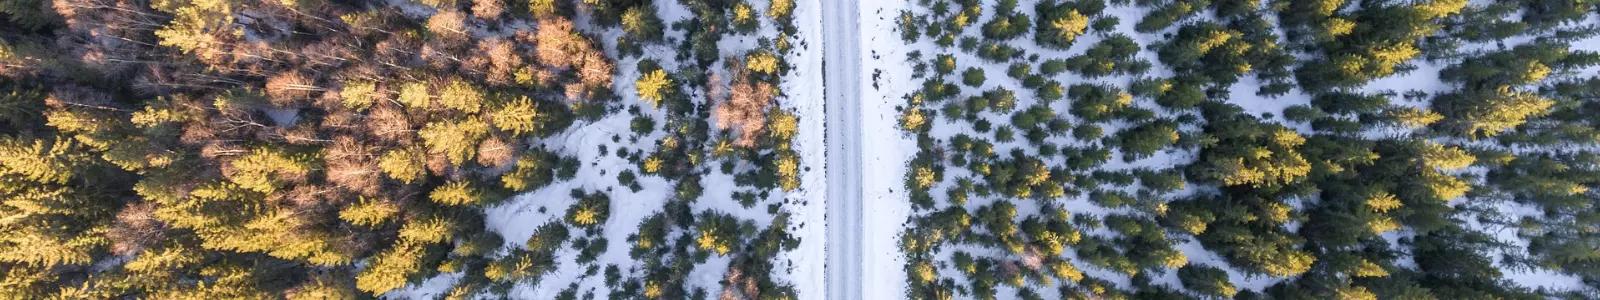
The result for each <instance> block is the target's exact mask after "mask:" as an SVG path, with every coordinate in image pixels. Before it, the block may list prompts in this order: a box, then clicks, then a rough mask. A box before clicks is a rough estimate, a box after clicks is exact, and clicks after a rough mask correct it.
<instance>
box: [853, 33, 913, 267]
mask: <svg viewBox="0 0 1600 300" xmlns="http://www.w3.org/2000/svg"><path fill="white" fill-rule="evenodd" d="M858 5H859V7H860V11H859V13H858V15H857V16H858V17H859V18H861V19H860V23H859V24H860V26H861V27H860V30H859V31H860V33H861V36H860V37H861V40H860V45H861V49H862V50H867V51H860V52H859V53H858V54H859V55H861V60H860V62H861V63H860V64H861V73H862V74H863V75H868V74H874V72H875V71H877V70H883V73H882V77H881V78H880V79H879V80H875V82H872V83H873V84H874V85H876V87H875V88H871V89H868V88H866V87H867V86H868V82H867V81H866V80H869V78H861V80H862V88H861V90H860V91H861V94H862V95H861V98H860V99H861V101H860V106H861V107H860V115H859V117H860V126H861V128H860V130H861V132H862V133H861V134H862V135H864V136H866V137H870V138H864V139H862V140H861V149H862V150H863V152H862V153H861V183H860V185H861V186H862V187H863V188H862V196H861V202H862V203H861V209H862V215H863V216H864V217H863V218H862V220H861V221H862V224H861V225H862V227H863V228H862V229H861V231H862V232H861V237H860V239H861V254H862V257H861V264H862V266H861V283H860V284H861V286H862V287H863V290H862V295H861V298H860V299H898V298H902V297H903V296H904V295H905V284H906V274H905V271H904V270H905V267H904V266H905V255H904V254H903V253H901V252H900V247H899V241H900V231H901V230H902V229H903V228H904V224H905V222H906V221H907V219H908V218H909V217H910V216H911V207H910V203H909V202H907V201H906V199H907V195H906V193H905V190H904V189H903V188H902V187H903V186H904V184H902V183H903V182H904V181H903V178H905V174H906V162H907V161H909V160H910V158H911V156H912V155H914V154H915V153H916V149H917V148H916V147H917V146H916V143H915V141H914V140H913V139H912V137H910V136H907V135H906V134H905V133H904V132H902V131H900V129H899V127H898V126H899V125H898V123H897V121H896V119H898V116H899V112H898V111H897V110H896V106H899V105H901V104H902V103H904V101H903V100H901V97H902V96H904V95H905V91H909V90H912V89H915V88H916V87H917V85H918V84H920V83H919V82H917V81H913V80H912V79H911V72H910V71H911V70H910V68H908V66H907V65H906V63H905V62H904V57H905V54H906V51H908V50H913V48H911V47H906V45H904V44H903V43H902V42H901V40H900V37H899V29H898V28H897V26H896V25H895V22H894V19H893V16H896V15H898V13H899V12H900V10H902V9H906V8H909V6H910V5H911V2H909V1H862V2H860V3H859V4H858ZM886 16H887V17H886ZM875 56H876V57H875ZM880 57H881V58H880ZM865 216H870V217H865Z"/></svg>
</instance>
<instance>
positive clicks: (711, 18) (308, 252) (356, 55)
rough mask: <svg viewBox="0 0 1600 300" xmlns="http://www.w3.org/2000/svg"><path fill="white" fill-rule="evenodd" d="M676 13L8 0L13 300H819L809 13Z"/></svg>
mask: <svg viewBox="0 0 1600 300" xmlns="http://www.w3.org/2000/svg"><path fill="white" fill-rule="evenodd" d="M653 2H666V1H648V0H643V1H640V0H624V1H566V0H531V1H529V0H509V1H508V0H459V1H458V0H424V1H420V2H418V1H409V0H401V1H342V0H331V1H330V0H305V1H299V0H290V1H270V0H269V1H255V0H154V1H148V0H60V1H55V0H0V89H3V91H0V298H5V299H47V298H51V299H53V298H61V299H271V298H290V299H352V298H355V299H359V298H372V297H375V296H382V295H385V294H386V293H388V295H390V296H393V297H396V298H411V297H417V298H436V297H447V298H451V299H458V298H461V299H465V298H475V297H489V298H496V297H507V296H512V297H532V298H558V299H578V298H580V297H581V298H583V299H590V298H593V297H595V293H597V292H599V293H601V295H602V296H606V295H609V297H611V298H613V299H620V298H666V299H679V298H691V297H692V298H706V297H708V295H709V297H734V298H762V299H781V298H795V290H794V288H793V286H792V284H790V283H789V281H787V280H783V279H782V278H783V276H785V274H786V273H785V269H784V268H783V267H780V266H779V264H783V265H782V266H784V267H787V266H788V264H790V262H787V261H780V260H779V259H778V256H779V253H780V252H788V251H791V250H793V249H795V248H796V247H798V245H799V243H800V240H799V239H798V238H796V237H794V236H792V235H791V234H789V233H788V231H789V230H793V229H794V228H798V227H797V226H794V225H793V221H789V218H790V217H789V215H790V213H791V212H792V211H796V210H798V209H799V208H800V207H802V206H799V205H802V204H799V203H796V201H794V200H793V199H791V198H794V197H785V195H786V194H788V193H790V192H795V191H798V190H799V189H800V188H801V182H800V179H799V174H800V172H801V168H802V166H801V162H800V157H799V155H798V154H797V151H796V150H795V148H793V147H791V141H792V140H793V139H794V138H795V136H796V134H797V131H798V125H797V122H798V120H799V117H798V116H797V114H796V111H797V110H796V108H795V106H794V104H792V102H790V101H791V100H782V101H780V99H781V98H784V97H785V92H784V91H782V90H780V89H779V88H778V86H779V85H780V84H782V83H783V82H784V81H785V79H786V77H792V76H790V75H789V72H790V70H791V69H792V68H793V67H792V66H791V64H790V63H788V62H787V60H788V59H790V58H793V57H796V56H795V54H796V51H797V50H796V49H797V48H798V47H799V46H798V45H797V43H798V41H797V40H796V38H795V37H794V35H795V33H796V27H795V24H794V22H793V17H792V14H793V11H794V9H795V3H794V2H792V1H788V0H777V1H761V2H760V3H751V2H745V1H727V0H710V1H705V0H685V1H675V2H667V3H661V4H659V6H661V7H667V6H670V7H673V8H674V9H678V10H681V11H676V12H671V13H672V14H673V15H674V17H673V18H671V19H664V18H663V17H662V15H661V13H662V11H661V10H660V9H658V5H657V4H655V3H653ZM757 4H759V5H760V6H756V5H757ZM808 100H809V99H808ZM808 118H809V116H808ZM580 128H582V129H581V130H580ZM807 168H809V167H807ZM703 182H704V183H703ZM702 184H706V185H710V186H713V188H711V189H709V190H711V191H715V192H716V193H718V194H716V195H711V196H704V194H706V191H707V190H708V189H707V188H706V187H703V186H702ZM536 192H537V193H536ZM519 195H521V196H519ZM618 206H626V207H625V208H628V209H627V210H619V209H618V208H614V207H618ZM507 207H510V208H511V209H506V208H507ZM507 211H510V212H511V213H513V215H512V216H511V218H510V219H509V220H507V217H505V216H503V214H504V213H506V212H507ZM496 212H500V215H502V216H499V217H497V213H496ZM617 213H627V214H633V215H628V217H629V218H631V219H628V220H618V219H616V218H614V217H612V215H614V214H617ZM645 213H648V215H644V214H645ZM815 226H820V224H817V225H815ZM807 242H811V241H807ZM819 242H820V241H819ZM697 266H699V267H700V269H698V270H696V267H697ZM691 275H695V276H691ZM440 279H442V280H440ZM691 280H697V281H695V282H690V281H691ZM425 282H429V283H431V284H428V285H427V286H431V287H425V288H428V289H433V290H434V291H430V292H428V293H421V294H416V295H407V294H402V293H400V292H404V291H405V290H408V289H415V288H417V287H419V286H423V285H424V283H425ZM544 282H554V283H548V284H544V285H543V286H552V287H551V288H548V289H552V290H555V291H554V292H550V293H544V292H528V291H518V290H517V289H518V287H519V286H521V287H522V288H523V289H527V288H528V287H531V286H537V285H540V284H541V283H544ZM707 282H709V283H718V282H721V284H718V285H715V286H712V285H709V284H706V283H707ZM580 283H581V284H580ZM441 285H442V287H441Z"/></svg>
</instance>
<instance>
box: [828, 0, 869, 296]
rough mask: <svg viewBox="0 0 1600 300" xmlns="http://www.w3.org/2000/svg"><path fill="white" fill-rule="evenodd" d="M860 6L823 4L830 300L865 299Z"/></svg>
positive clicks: (847, 0) (842, 1)
mask: <svg viewBox="0 0 1600 300" xmlns="http://www.w3.org/2000/svg"><path fill="white" fill-rule="evenodd" d="M857 6H858V4H857V3H856V0H822V29H823V31H822V46H823V47H822V52H823V62H822V63H823V68H822V69H823V71H822V74H823V87H824V95H825V96H824V99H825V101H826V103H827V104H826V105H827V119H828V121H827V125H826V127H825V129H824V131H826V132H827V138H826V139H824V141H826V143H827V156H828V164H827V170H828V194H827V200H826V202H827V205H828V212H827V216H826V220H827V223H826V224H827V231H828V240H827V241H826V242H824V244H826V245H827V250H826V251H827V252H826V253H827V257H828V259H827V262H826V264H824V265H823V270H824V273H825V274H824V275H823V276H824V278H826V282H827V287H828V288H827V289H828V292H827V295H828V299H835V300H855V299H861V297H862V293H861V282H862V281H861V265H862V261H861V258H862V256H863V255H862V252H861V229H862V226H861V217H862V214H861V195H862V194H861V157H862V155H861V154H862V151H861V135H862V132H861V130H860V128H861V126H860V125H861V101H860V100H861V90H860V88H861V55H860V42H861V32H860V26H859V25H860V24H859V20H858V19H859V18H858V17H857V16H858V14H859V12H858V10H857Z"/></svg>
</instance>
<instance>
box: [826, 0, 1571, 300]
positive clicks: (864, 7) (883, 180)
mask: <svg viewBox="0 0 1600 300" xmlns="http://www.w3.org/2000/svg"><path fill="white" fill-rule="evenodd" d="M985 2H986V3H987V2H988V1H985ZM1020 2H1021V3H1018V5H1017V7H1018V9H1017V11H1016V12H1018V13H1021V14H1024V15H1032V14H1033V9H1031V8H1032V7H1033V3H1034V2H1035V1H1026V0H1025V1H1020ZM860 6H861V8H860V13H859V17H860V18H861V20H860V26H861V27H860V32H861V37H860V43H861V45H862V48H861V53H860V54H861V56H862V59H863V60H862V62H861V72H862V73H861V76H862V78H861V82H862V84H864V85H868V86H867V87H863V88H862V91H861V93H862V98H861V99H862V103H861V104H860V106H861V111H860V115H859V117H860V120H861V131H862V132H863V134H864V135H866V136H867V137H868V138H867V139H865V140H864V141H863V142H862V143H863V144H862V149H863V150H864V151H865V152H864V153H862V154H861V155H862V156H863V162H862V164H861V170H862V171H861V172H862V174H861V176H862V182H861V186H863V187H865V188H864V195H863V196H862V201H863V204H862V206H863V213H864V214H865V215H866V216H869V217H867V218H866V220H864V223H863V224H862V226H865V228H864V229H862V231H863V233H862V236H861V237H860V238H861V239H862V247H863V249H864V250H863V256H862V258H861V260H862V261H863V271H862V272H863V273H862V277H861V278H862V283H861V284H862V286H865V287H868V288H867V289H866V290H865V291H862V295H863V297H862V299H896V298H903V297H904V289H905V283H906V278H905V271H904V264H905V258H904V255H903V254H901V253H900V251H899V249H898V242H899V234H900V233H901V231H902V230H904V229H905V227H904V226H905V222H906V221H907V220H908V217H910V216H911V215H913V214H914V212H913V211H912V208H911V207H910V204H909V202H908V197H907V194H906V193H905V192H904V191H902V189H903V186H904V184H903V180H904V179H903V178H904V176H905V174H906V164H907V162H908V161H909V160H910V159H911V156H912V155H914V154H915V153H916V151H917V145H916V143H915V141H914V140H913V139H912V137H910V136H908V135H906V134H904V133H903V132H902V131H901V130H900V128H899V127H898V123H897V121H898V120H897V117H898V116H899V114H900V111H899V109H900V106H902V105H903V104H904V103H905V102H906V100H905V99H904V97H905V96H906V95H907V94H909V93H912V92H914V91H916V90H917V89H920V88H921V86H920V84H921V80H920V79H913V78H912V77H911V75H912V72H913V70H912V68H911V67H912V65H913V63H914V62H910V61H907V54H908V53H912V52H920V53H921V55H922V58H921V59H923V60H927V59H931V58H932V57H933V56H934V55H936V54H941V53H949V54H953V55H955V57H956V58H957V61H958V62H959V63H958V68H957V70H961V69H965V68H966V67H969V66H977V67H980V68H982V69H983V70H984V71H985V73H986V74H987V75H988V76H987V77H988V81H987V82H986V83H985V84H984V86H982V87H980V88H972V87H963V93H962V94H961V95H960V96H958V97H956V98H957V99H960V98H964V97H967V96H970V95H973V94H975V93H976V92H978V91H982V90H987V89H989V88H991V87H994V86H996V85H999V86H1004V87H1006V88H1009V89H1012V90H1016V91H1019V94H1018V95H1019V101H1018V104H1017V107H1027V106H1028V105H1031V104H1032V103H1033V101H1031V100H1024V99H1026V98H1029V97H1028V96H1027V95H1028V92H1026V91H1027V90H1028V89H1025V88H1019V87H1018V86H1017V84H1016V83H1017V82H1016V80H1014V79H1011V78H1008V77H1006V76H1005V73H1006V68H1007V65H1005V64H992V63H982V64H974V63H975V62H981V60H980V59H978V58H977V57H975V56H973V55H971V54H970V53H963V52H962V51H960V50H959V49H955V48H941V47H939V46H937V45H934V44H932V43H931V42H930V41H929V40H928V39H927V38H926V37H924V38H922V39H921V40H919V41H918V42H916V43H912V44H906V42H904V41H903V40H901V36H900V34H901V33H900V31H899V26H898V24H896V21H897V20H896V18H897V17H898V16H899V14H900V13H901V11H905V10H912V11H918V12H919V13H921V12H922V11H920V8H918V7H917V5H916V4H915V2H910V1H864V2H862V3H860ZM983 6H984V13H983V14H982V15H981V16H980V17H977V18H974V19H973V20H974V24H982V23H983V22H985V21H987V20H989V19H990V18H991V17H992V15H993V12H992V11H991V8H992V5H991V4H984V5H983ZM1147 12H1148V9H1146V8H1141V7H1136V6H1133V5H1132V4H1113V5H1111V6H1109V7H1107V8H1106V10H1105V13H1104V15H1103V16H1104V17H1115V18H1118V19H1119V20H1120V22H1119V23H1118V24H1117V26H1116V27H1115V28H1116V31H1117V32H1118V33H1121V34H1124V35H1127V36H1128V37H1130V38H1132V39H1133V40H1134V41H1136V42H1137V43H1138V44H1139V45H1140V46H1141V48H1143V47H1145V46H1150V45H1152V44H1157V43H1161V42H1163V41H1165V40H1167V38H1166V37H1164V36H1163V34H1170V33H1172V32H1173V31H1174V30H1175V29H1176V28H1178V27H1177V26H1173V27H1169V28H1168V29H1167V30H1164V31H1162V32H1156V33H1139V32H1136V31H1135V30H1134V29H1133V27H1134V24H1135V23H1137V22H1138V21H1139V20H1141V19H1142V18H1143V17H1144V16H1145V14H1146V13H1147ZM1210 18H1212V16H1210V15H1209V14H1202V15H1201V16H1197V17H1195V18H1193V19H1191V20H1205V19H1210ZM1590 19H1591V20H1593V19H1596V18H1595V17H1591V18H1590ZM977 26H978V25H974V26H973V28H968V30H967V35H969V36H970V35H975V34H976V32H975V31H977V30H978V28H976V27H977ZM834 33H835V31H833V30H829V31H828V34H834ZM1103 34H1105V33H1102V32H1097V31H1091V33H1090V34H1088V35H1085V36H1082V37H1080V38H1079V39H1078V41H1077V42H1075V43H1074V44H1073V46H1072V47H1070V48H1069V49H1066V50H1050V49H1042V48H1040V47H1039V46H1038V45H1037V44H1034V43H1033V42H1031V41H1029V40H1027V39H1026V38H1021V39H1018V40H1015V41H1013V42H1011V43H1008V44H1009V45H1011V46H1014V47H1018V48H1019V49H1021V50H1022V51H1023V52H1024V53H1027V54H1037V55H1040V56H1042V57H1043V58H1044V59H1049V58H1066V57H1070V56H1074V55H1079V54H1082V53H1083V52H1084V50H1086V49H1087V48H1089V47H1090V46H1093V45H1094V44H1095V43H1098V42H1099V41H1100V40H1102V39H1103V38H1104V36H1103ZM1526 40H1527V39H1522V40H1518V41H1511V42H1510V43H1509V44H1508V45H1506V47H1511V46H1514V45H1515V44H1517V43H1520V42H1526ZM1470 46H1474V47H1473V48H1474V49H1478V48H1482V49H1493V48H1494V47H1493V45H1470ZM1573 47H1574V48H1576V49H1584V50H1589V51H1595V50H1600V39H1596V38H1590V39H1585V40H1580V41H1577V42H1574V43H1573ZM1136 58H1137V59H1142V60H1145V61H1149V62H1151V63H1152V64H1153V67H1152V68H1151V70H1150V72H1149V73H1148V74H1145V75H1146V76H1155V77H1169V76H1171V75H1172V72H1171V71H1170V69H1168V68H1167V67H1165V66H1164V65H1162V64H1161V63H1160V62H1159V60H1158V59H1157V58H1156V53H1155V52H1154V51H1151V50H1148V49H1142V50H1141V51H1140V52H1139V53H1138V55H1137V56H1136ZM830 62H831V61H830ZM1412 63H1413V64H1415V65H1416V66H1417V68H1416V69H1415V70H1412V71H1410V72H1404V73H1400V74H1395V75H1393V76H1389V77H1385V78H1380V79H1377V80H1374V81H1372V82H1370V83H1369V84H1367V85H1365V86H1363V87H1361V88H1360V89H1358V90H1360V91H1362V92H1369V93H1382V92H1387V91H1392V92H1394V93H1396V94H1401V93H1405V92H1407V91H1422V92H1428V93H1436V92H1440V91H1446V90H1449V89H1451V87H1449V86H1447V85H1446V84H1445V83H1444V82H1442V81H1441V80H1440V79H1439V76H1438V74H1439V70H1440V69H1441V68H1442V67H1443V64H1448V63H1444V62H1432V61H1425V60H1422V59H1420V58H1419V59H1416V60H1413V61H1412ZM1055 79H1057V80H1060V81H1061V83H1062V84H1064V85H1068V86H1070V85H1072V84H1076V83H1101V84H1111V85H1116V86H1118V87H1120V88H1126V87H1127V83H1128V82H1130V81H1131V80H1132V79H1133V78H1131V77H1129V76H1108V77H1101V78H1094V79H1086V78H1078V77H1076V76H1073V75H1072V74H1070V73H1069V74H1064V75H1058V76H1055ZM957 80H959V79H957ZM1261 85H1262V83H1261V82H1259V80H1257V79H1256V78H1254V77H1252V76H1247V77H1245V78H1242V80H1240V82H1239V83H1237V84H1235V85H1234V86H1233V87H1232V88H1231V89H1230V91H1231V93H1230V95H1229V98H1228V102H1230V103H1233V104H1235V105H1238V106H1240V107H1241V108H1243V109H1244V110H1245V111H1246V112H1247V113H1250V114H1252V115H1256V116H1267V115H1272V116H1274V117H1272V118H1264V119H1267V120H1272V121H1278V122H1283V119H1282V117H1281V115H1282V111H1283V109H1284V108H1285V107H1288V106H1292V105H1297V104H1306V103H1308V102H1309V100H1310V97H1309V96H1307V95H1305V94H1304V93H1302V92H1301V91H1300V90H1299V89H1294V90H1291V91H1289V92H1288V93H1287V94H1285V95H1282V96H1277V97H1263V96H1259V95H1256V91H1257V89H1258V88H1260V86H1261ZM1395 99H1396V101H1395V102H1394V103H1395V104H1397V105H1417V106H1426V105H1427V103H1426V102H1425V101H1423V102H1414V101H1412V102H1408V101H1403V100H1399V99H1400V98H1399V97H1396V98H1395ZM1146 102H1148V101H1146V100H1137V101H1136V105H1138V106H1144V107H1153V106H1154V104H1153V103H1146ZM931 108H933V109H937V108H938V107H937V106H935V107H931ZM830 112H831V111H830ZM1058 113H1065V112H1063V111H1060V110H1058ZM989 117H990V119H991V120H993V119H994V116H989ZM933 123H934V126H933V136H935V137H936V138H943V137H949V136H951V135H953V134H954V133H957V132H962V131H970V127H968V125H966V124H964V123H952V122H948V121H946V120H945V119H944V118H942V117H939V118H933ZM997 124H998V123H997ZM1286 126H1289V127H1291V128H1295V129H1297V130H1299V131H1301V132H1302V133H1311V129H1310V128H1309V126H1308V125H1305V124H1286ZM1118 127H1119V126H1116V125H1115V124H1112V126H1107V127H1106V128H1105V130H1106V133H1107V134H1108V135H1109V134H1111V133H1114V132H1116V131H1117V130H1119V129H1121V128H1118ZM1192 129H1193V128H1187V129H1186V130H1192ZM1005 144H1013V145H1005ZM1017 144H1018V143H997V144H996V152H998V153H1005V152H1007V151H1010V149H1011V148H1016V147H1017V146H1018V145H1017ZM1065 144H1071V143H1065ZM1113 156H1114V157H1116V156H1119V154H1113ZM1193 159H1194V157H1193V154H1192V153H1186V152H1184V151H1171V150H1170V149H1169V150H1164V151H1162V152H1158V153H1156V154H1155V155H1154V156H1153V157H1150V158H1144V159H1139V160H1135V161H1132V162H1123V161H1121V160H1120V159H1115V158H1113V159H1112V160H1111V161H1109V162H1108V163H1107V164H1105V165H1103V166H1101V167H1100V169H1102V170H1129V169H1135V168H1156V169H1160V168H1167V167H1172V166H1179V165H1182V164H1184V163H1187V162H1188V161H1191V160H1193ZM947 172H950V171H949V170H947ZM959 172H961V171H960V170H958V171H956V173H950V174H945V175H944V178H946V181H949V179H950V178H955V177H958V176H961V175H963V174H964V173H959ZM948 184H949V182H944V183H941V184H939V185H936V186H935V187H934V188H933V189H932V190H933V191H943V190H944V189H945V188H946V187H948V186H949V185H948ZM1191 186H1192V185H1191ZM1190 192H1193V191H1192V190H1186V191H1181V192H1180V194H1186V193H1190ZM934 197H935V198H936V199H943V198H944V196H943V193H937V192H936V193H934ZM1082 198H1083V197H1081V196H1080V197H1076V198H1073V199H1066V201H1065V202H1064V203H1065V206H1066V208H1067V209H1068V210H1069V211H1071V212H1073V213H1083V214H1088V215H1092V216H1104V215H1106V214H1108V213H1116V212H1120V211H1117V210H1108V209H1105V208H1103V207H1099V206H1098V205H1096V204H1094V203H1092V202H1090V201H1087V200H1086V199H1082ZM940 201H942V200H940ZM1022 202H1023V203H1015V204H1017V205H1018V210H1019V213H1021V214H1023V215H1026V213H1027V212H1030V211H1037V209H1038V208H1037V207H1036V205H1029V204H1027V203H1026V202H1029V201H1022ZM984 204H988V201H977V200H973V202H969V204H968V209H969V210H970V209H973V208H975V207H977V206H980V205H984ZM1029 206H1033V207H1029ZM1498 208H1499V209H1502V210H1507V209H1509V211H1507V212H1506V213H1508V214H1510V215H1513V216H1517V217H1520V216H1524V215H1528V214H1529V213H1528V212H1527V211H1519V210H1517V209H1515V208H1514V207H1505V206H1502V207H1498ZM1523 210H1526V209H1523ZM1470 225H1473V226H1480V225H1479V224H1478V223H1477V222H1470ZM1514 231H1515V230H1513V229H1501V230H1498V231H1494V232H1496V233H1497V234H1496V236H1497V237H1498V238H1500V239H1502V240H1505V241H1508V242H1510V243H1512V244H1515V245H1525V244H1526V242H1525V241H1522V240H1521V239H1520V238H1517V237H1515V232H1514ZM1087 233H1089V234H1094V235H1102V236H1105V235H1110V234H1111V233H1110V232H1109V231H1105V230H1097V231H1090V232H1087ZM1178 242H1179V244H1178V245H1177V246H1176V248H1177V249H1178V250H1180V251H1182V252H1184V254H1185V255H1186V256H1187V257H1188V260H1189V263H1200V264H1206V265H1211V266H1217V267H1221V268H1223V269H1225V270H1227V271H1228V275H1229V279H1230V281H1232V282H1233V283H1234V284H1235V285H1236V286H1237V287H1239V288H1240V289H1242V290H1255V291H1260V290H1262V289H1264V288H1265V287H1267V286H1270V285H1272V284H1275V283H1277V282H1278V281H1280V280H1282V279H1275V278H1270V277H1263V276H1254V277H1252V276H1247V275H1245V274H1244V273H1243V272H1240V271H1238V270H1236V269H1234V268H1231V267H1229V265H1228V264H1227V263H1226V262H1224V261H1223V260H1222V258H1221V257H1220V256H1218V255H1217V254H1215V253H1213V252H1212V251H1209V250H1207V249H1205V248H1204V247H1202V246H1201V245H1200V244H1199V243H1198V241H1195V240H1194V239H1193V238H1191V237H1184V238H1180V239H1178ZM961 250H967V251H973V250H975V249H961ZM951 251H952V249H946V251H943V253H942V255H940V257H943V258H945V261H946V262H948V257H949V252H951ZM978 251H980V252H978V253H982V252H981V250H978ZM1067 255H1068V256H1072V258H1073V259H1074V264H1076V265H1078V266H1080V268H1081V269H1082V270H1083V271H1084V272H1086V273H1088V274H1089V275H1091V276H1094V277H1099V278H1102V279H1107V280H1110V281H1112V282H1115V283H1117V284H1118V285H1120V286H1122V287H1124V288H1127V287H1130V283H1129V282H1128V278H1127V276H1124V275H1119V274H1116V273H1115V272H1110V271H1107V270H1103V269H1098V268H1095V267H1092V266H1090V265H1089V264H1087V263H1084V262H1082V261H1079V260H1078V259H1077V258H1076V257H1075V255H1073V254H1072V253H1071V252H1070V251H1069V253H1068V254H1067ZM941 273H942V274H944V276H945V277H950V276H951V275H955V273H954V270H951V269H948V268H942V270H941ZM1165 273H1166V274H1157V275H1156V276H1155V277H1154V278H1153V279H1155V283H1157V284H1162V285H1167V286H1170V287H1180V285H1179V284H1178V282H1177V276H1176V274H1175V273H1176V272H1165ZM1505 273H1506V275H1507V276H1506V277H1507V279H1509V280H1511V281H1514V282H1516V283H1518V284H1521V285H1523V286H1528V287H1534V288H1541V287H1542V288H1553V289H1573V288H1582V287H1583V283H1582V282H1581V280H1579V279H1578V278H1576V277H1573V276H1567V275H1561V274H1555V273H1553V272H1551V271H1547V270H1526V269H1507V270H1505ZM954 277H956V278H964V276H954ZM1001 289H1002V291H1001V292H999V293H997V295H1011V292H1012V290H1011V289H1009V288H1006V287H1001ZM1036 291H1037V292H1041V294H1043V295H1044V296H1045V298H1051V297H1052V296H1053V295H1054V291H1051V289H1043V290H1036Z"/></svg>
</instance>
